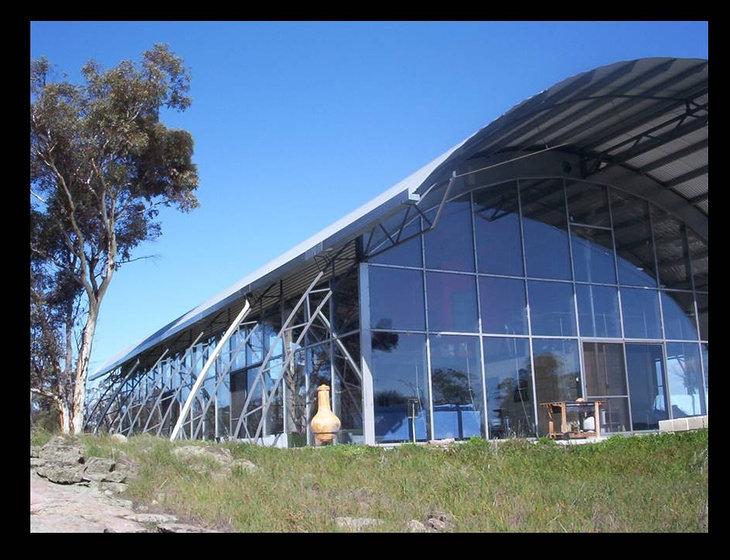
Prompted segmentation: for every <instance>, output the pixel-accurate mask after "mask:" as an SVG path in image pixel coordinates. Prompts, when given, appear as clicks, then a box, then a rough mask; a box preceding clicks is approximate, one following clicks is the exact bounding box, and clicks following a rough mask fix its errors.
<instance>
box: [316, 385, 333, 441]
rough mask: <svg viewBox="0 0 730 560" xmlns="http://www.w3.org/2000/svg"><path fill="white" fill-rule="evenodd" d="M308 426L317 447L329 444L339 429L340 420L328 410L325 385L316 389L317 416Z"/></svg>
mask: <svg viewBox="0 0 730 560" xmlns="http://www.w3.org/2000/svg"><path fill="white" fill-rule="evenodd" d="M309 425H310V426H311V427H312V432H313V433H314V439H315V440H316V442H317V444H318V445H322V444H324V443H330V442H331V441H332V440H333V439H335V434H336V433H337V432H338V431H339V429H340V419H339V418H337V416H336V415H335V413H334V412H332V409H331V408H330V388H329V387H328V386H327V385H320V386H319V387H318V388H317V414H315V415H314V418H312V421H311V422H310V424H309Z"/></svg>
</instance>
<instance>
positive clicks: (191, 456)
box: [172, 445, 257, 478]
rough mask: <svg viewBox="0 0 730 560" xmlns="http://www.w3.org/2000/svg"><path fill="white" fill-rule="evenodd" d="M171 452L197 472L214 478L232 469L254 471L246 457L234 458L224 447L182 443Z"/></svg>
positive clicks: (228, 472)
mask: <svg viewBox="0 0 730 560" xmlns="http://www.w3.org/2000/svg"><path fill="white" fill-rule="evenodd" d="M172 454H173V455H174V456H175V457H177V458H178V459H180V460H181V461H183V462H184V463H185V464H186V465H187V466H188V467H189V468H190V469H191V470H193V471H195V472H197V473H199V474H211V476H213V477H214V478H221V477H227V476H230V474H231V473H232V472H233V470H234V469H237V470H241V471H255V470H256V468H257V467H256V465H254V464H253V463H252V462H251V461H247V460H246V459H234V458H233V455H232V454H231V451H230V450H229V449H226V448H225V447H203V446H200V445H183V446H180V447H175V448H174V449H173V450H172Z"/></svg>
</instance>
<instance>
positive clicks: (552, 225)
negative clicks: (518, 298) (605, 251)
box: [520, 179, 571, 280]
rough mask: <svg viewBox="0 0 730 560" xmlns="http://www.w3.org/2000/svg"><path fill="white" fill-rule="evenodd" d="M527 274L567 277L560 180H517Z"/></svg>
mask: <svg viewBox="0 0 730 560" xmlns="http://www.w3.org/2000/svg"><path fill="white" fill-rule="evenodd" d="M520 197H521V201H522V215H523V222H522V224H523V229H524V233H525V259H526V261H527V275H528V276H534V277H537V278H556V279H563V280H570V278H571V273H570V254H569V249H568V235H567V231H566V229H567V222H566V217H565V195H564V191H563V181H562V179H541V180H535V181H520Z"/></svg>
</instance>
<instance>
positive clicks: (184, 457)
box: [172, 445, 233, 465]
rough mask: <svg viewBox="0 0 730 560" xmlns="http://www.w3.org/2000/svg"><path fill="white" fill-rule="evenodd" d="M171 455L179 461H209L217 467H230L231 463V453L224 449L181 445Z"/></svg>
mask: <svg viewBox="0 0 730 560" xmlns="http://www.w3.org/2000/svg"><path fill="white" fill-rule="evenodd" d="M172 454H173V455H174V456H175V457H177V458H178V459H180V460H181V461H185V462H188V461H194V460H196V459H210V460H212V461H215V462H216V463H218V464H219V465H230V464H231V462H233V457H232V456H231V452H230V451H229V450H228V449H226V448H225V447H203V446H201V445H183V446H181V447H176V448H175V449H173V450H172Z"/></svg>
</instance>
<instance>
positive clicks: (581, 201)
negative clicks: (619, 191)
mask: <svg viewBox="0 0 730 560" xmlns="http://www.w3.org/2000/svg"><path fill="white" fill-rule="evenodd" d="M565 189H566V193H565V194H566V195H567V197H568V215H569V216H570V221H571V222H577V223H579V224H588V225H591V226H604V227H610V225H611V220H610V216H609V213H608V193H607V192H606V187H604V186H601V185H594V184H591V183H583V182H581V181H566V183H565Z"/></svg>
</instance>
